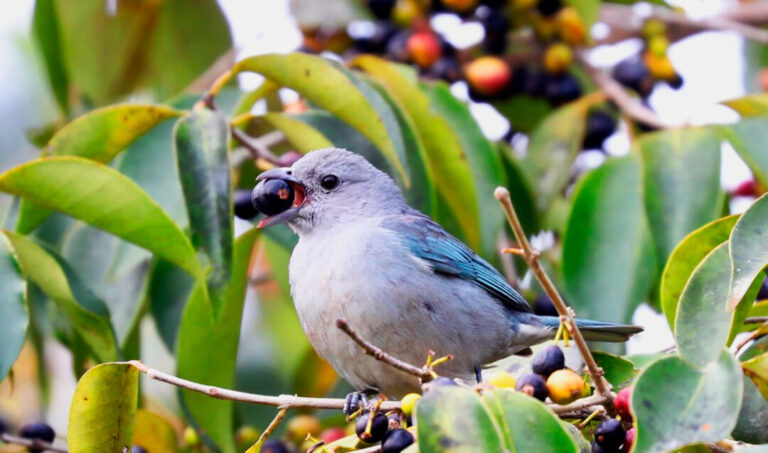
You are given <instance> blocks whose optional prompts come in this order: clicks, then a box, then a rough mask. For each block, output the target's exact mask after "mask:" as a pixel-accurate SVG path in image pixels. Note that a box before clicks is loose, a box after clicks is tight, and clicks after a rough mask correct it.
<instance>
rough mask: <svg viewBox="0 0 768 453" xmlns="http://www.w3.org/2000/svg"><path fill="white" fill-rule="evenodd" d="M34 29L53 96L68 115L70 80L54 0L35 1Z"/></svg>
mask: <svg viewBox="0 0 768 453" xmlns="http://www.w3.org/2000/svg"><path fill="white" fill-rule="evenodd" d="M32 31H33V33H34V36H35V40H36V41H37V45H38V46H39V47H40V52H41V53H42V57H43V63H44V64H45V72H46V74H47V75H48V82H49V83H50V85H51V90H52V91H53V96H54V97H55V98H56V103H57V104H59V108H60V109H61V111H62V112H63V113H64V115H65V116H66V115H68V114H69V80H68V78H67V72H66V70H65V69H64V61H63V59H62V58H63V57H62V50H61V36H60V31H59V20H58V18H57V17H56V10H55V8H54V0H37V1H35V12H34V16H33V18H32Z"/></svg>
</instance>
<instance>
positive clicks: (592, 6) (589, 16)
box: [565, 0, 600, 30]
mask: <svg viewBox="0 0 768 453" xmlns="http://www.w3.org/2000/svg"><path fill="white" fill-rule="evenodd" d="M565 3H567V4H568V5H571V6H573V7H574V8H576V11H578V12H579V16H580V17H581V20H582V21H583V22H584V28H585V29H586V30H589V29H590V28H592V24H594V23H595V22H596V21H597V18H598V16H600V0H566V2H565Z"/></svg>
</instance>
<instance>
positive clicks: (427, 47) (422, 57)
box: [406, 31, 441, 69]
mask: <svg viewBox="0 0 768 453" xmlns="http://www.w3.org/2000/svg"><path fill="white" fill-rule="evenodd" d="M406 47H407V48H408V55H410V57H411V61H413V62H414V63H416V64H417V65H419V66H420V67H422V68H425V69H426V68H428V67H430V66H432V64H433V63H434V62H436V61H437V60H438V59H439V58H440V54H441V45H440V40H439V39H438V38H437V35H435V34H434V33H432V32H428V31H422V32H418V33H414V34H412V35H411V36H410V37H409V38H408V41H407V43H406Z"/></svg>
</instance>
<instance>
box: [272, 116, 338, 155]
mask: <svg viewBox="0 0 768 453" xmlns="http://www.w3.org/2000/svg"><path fill="white" fill-rule="evenodd" d="M261 118H264V120H265V121H266V122H267V123H269V124H270V125H271V126H272V127H274V128H275V129H278V130H280V131H281V132H282V133H283V134H285V138H287V139H288V141H289V142H291V145H293V147H294V148H295V149H296V151H298V152H300V153H307V152H309V151H312V150H315V149H321V148H330V147H332V146H333V143H331V141H330V140H328V139H327V138H326V137H325V135H323V134H322V133H321V132H320V131H318V130H317V129H315V128H314V127H312V126H310V125H309V124H307V123H305V122H303V121H300V120H297V119H296V118H291V117H290V116H288V115H284V114H282V113H271V112H268V113H265V114H264V115H263V116H261Z"/></svg>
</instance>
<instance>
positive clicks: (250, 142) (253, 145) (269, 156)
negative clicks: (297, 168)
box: [230, 127, 279, 165]
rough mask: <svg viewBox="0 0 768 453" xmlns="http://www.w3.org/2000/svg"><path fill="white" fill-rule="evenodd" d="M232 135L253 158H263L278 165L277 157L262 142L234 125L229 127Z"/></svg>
mask: <svg viewBox="0 0 768 453" xmlns="http://www.w3.org/2000/svg"><path fill="white" fill-rule="evenodd" d="M230 129H231V130H232V137H233V138H234V139H235V140H237V142H238V143H240V144H241V145H242V146H243V147H244V148H245V149H247V150H248V151H250V152H251V154H252V155H253V158H254V159H263V160H265V161H267V162H269V163H270V164H272V165H278V162H279V160H278V158H277V156H275V155H274V154H273V153H272V151H270V150H269V148H268V147H267V146H265V145H264V143H263V142H261V141H259V140H258V139H255V138H253V137H251V136H249V135H248V134H246V133H245V132H243V131H241V130H240V129H238V128H236V127H232V128H230Z"/></svg>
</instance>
